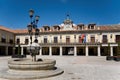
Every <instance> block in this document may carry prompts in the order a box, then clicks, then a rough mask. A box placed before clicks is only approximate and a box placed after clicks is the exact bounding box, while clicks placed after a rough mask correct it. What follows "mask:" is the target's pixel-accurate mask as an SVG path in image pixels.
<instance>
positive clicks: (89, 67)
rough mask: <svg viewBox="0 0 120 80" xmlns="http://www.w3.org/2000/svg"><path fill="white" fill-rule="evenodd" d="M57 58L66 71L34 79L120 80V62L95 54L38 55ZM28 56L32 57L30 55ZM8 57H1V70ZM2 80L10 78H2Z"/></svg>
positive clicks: (57, 64)
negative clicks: (107, 59)
mask: <svg viewBox="0 0 120 80" xmlns="http://www.w3.org/2000/svg"><path fill="white" fill-rule="evenodd" d="M38 57H41V58H49V59H55V60H56V62H57V63H56V66H57V67H59V68H61V69H63V70H64V73H63V74H61V75H58V76H55V77H50V78H43V79H34V80H120V62H115V61H106V57H97V56H96V57H95V56H88V57H86V56H38ZM28 58H30V57H29V56H28ZM9 59H11V58H10V57H9V56H8V57H0V71H1V70H2V69H4V68H7V60H9ZM0 80H8V79H2V78H0Z"/></svg>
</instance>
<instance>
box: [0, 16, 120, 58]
mask: <svg viewBox="0 0 120 80" xmlns="http://www.w3.org/2000/svg"><path fill="white" fill-rule="evenodd" d="M39 30H40V32H39V36H38V43H39V45H40V47H41V49H40V51H39V54H38V55H48V56H54V55H57V56H65V55H67V56H68V55H69V56H109V55H110V56H116V55H119V54H120V48H119V46H120V25H96V24H95V23H90V24H87V25H85V24H82V23H81V24H74V23H73V21H72V20H71V19H70V18H69V16H67V18H66V19H65V20H64V21H63V23H62V24H60V25H54V26H49V25H44V26H42V27H40V28H39ZM32 38H33V41H34V39H35V36H33V37H32ZM28 44H30V36H29V33H28V30H27V29H24V30H11V29H8V28H6V27H4V26H0V55H13V54H17V53H18V47H19V46H20V47H21V49H20V51H21V54H24V55H29V52H28V51H27V46H28Z"/></svg>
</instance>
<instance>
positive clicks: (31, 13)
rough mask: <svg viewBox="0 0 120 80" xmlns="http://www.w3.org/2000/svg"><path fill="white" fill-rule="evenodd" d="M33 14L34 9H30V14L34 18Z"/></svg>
mask: <svg viewBox="0 0 120 80" xmlns="http://www.w3.org/2000/svg"><path fill="white" fill-rule="evenodd" d="M33 14H34V10H32V9H30V10H29V15H30V18H32V17H33Z"/></svg>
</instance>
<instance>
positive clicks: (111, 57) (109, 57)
mask: <svg viewBox="0 0 120 80" xmlns="http://www.w3.org/2000/svg"><path fill="white" fill-rule="evenodd" d="M106 60H114V57H113V56H106Z"/></svg>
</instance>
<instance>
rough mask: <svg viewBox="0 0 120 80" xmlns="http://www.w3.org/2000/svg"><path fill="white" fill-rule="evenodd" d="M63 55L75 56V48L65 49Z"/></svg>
mask: <svg viewBox="0 0 120 80" xmlns="http://www.w3.org/2000/svg"><path fill="white" fill-rule="evenodd" d="M63 55H74V48H73V47H63Z"/></svg>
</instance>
